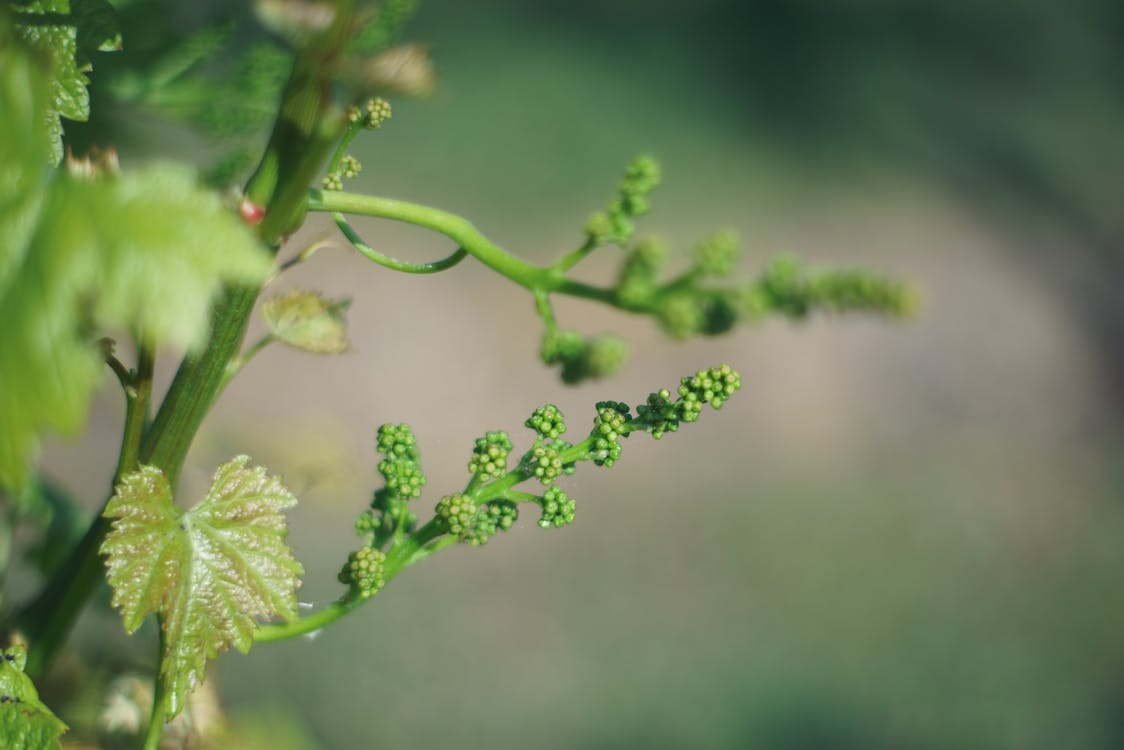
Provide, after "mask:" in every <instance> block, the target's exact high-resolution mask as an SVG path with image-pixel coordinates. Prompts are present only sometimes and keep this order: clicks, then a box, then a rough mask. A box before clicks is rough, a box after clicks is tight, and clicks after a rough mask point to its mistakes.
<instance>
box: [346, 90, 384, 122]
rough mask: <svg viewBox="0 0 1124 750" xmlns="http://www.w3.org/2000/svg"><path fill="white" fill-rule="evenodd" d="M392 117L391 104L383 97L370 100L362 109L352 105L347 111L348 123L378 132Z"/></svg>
mask: <svg viewBox="0 0 1124 750" xmlns="http://www.w3.org/2000/svg"><path fill="white" fill-rule="evenodd" d="M390 116H391V109H390V102H388V101H387V100H386V99H383V98H382V97H381V96H379V97H374V98H373V99H368V100H367V102H366V103H365V104H364V105H363V107H362V108H359V107H357V106H355V105H352V106H351V107H349V108H348V110H347V119H348V122H351V123H358V124H362V126H363V127H365V128H367V129H368V130H378V129H379V128H381V127H382V124H383V123H384V122H386V121H387V120H389V119H390Z"/></svg>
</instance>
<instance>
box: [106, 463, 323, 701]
mask: <svg viewBox="0 0 1124 750" xmlns="http://www.w3.org/2000/svg"><path fill="white" fill-rule="evenodd" d="M249 460H250V459H249V458H248V457H246V456H238V457H236V458H234V459H232V460H230V461H229V462H227V463H225V464H223V465H222V466H220V467H219V469H218V471H216V472H215V477H214V482H213V484H212V485H211V489H210V491H209V492H208V493H207V496H206V497H205V498H203V500H202V501H201V502H199V503H198V504H197V505H196V506H195V507H194V508H192V509H191V510H189V511H187V512H183V511H181V510H180V509H178V508H177V507H176V506H175V505H174V504H173V503H172V490H171V488H170V487H169V486H168V480H167V479H166V478H165V476H164V474H163V472H161V471H160V470H159V469H157V468H156V467H153V466H145V467H143V468H141V469H140V470H139V471H136V472H133V473H132V474H129V475H128V476H126V477H125V478H124V479H122V480H121V482H120V484H118V486H117V491H116V493H115V494H114V496H113V498H112V499H111V500H110V501H109V504H108V505H107V506H106V509H105V515H106V517H107V518H112V519H115V520H114V522H113V529H112V530H111V531H110V532H109V534H108V536H107V537H106V539H105V542H104V543H103V544H102V547H101V552H102V554H104V555H107V556H108V559H107V561H106V566H107V567H108V569H109V574H108V577H109V583H110V585H111V586H112V587H113V606H114V607H116V608H117V609H119V610H120V611H121V615H122V617H123V618H124V620H125V629H126V630H127V631H128V632H130V633H132V632H133V631H135V630H136V629H137V628H138V627H140V624H141V622H143V621H144V618H145V617H146V616H147V615H148V614H149V613H152V612H156V613H158V614H159V616H160V623H161V627H162V628H163V631H164V646H163V648H164V652H163V654H162V656H161V660H160V679H161V680H162V681H163V683H164V689H165V695H166V699H165V700H166V703H165V709H166V711H167V714H168V718H171V717H173V716H175V715H176V714H177V713H179V711H180V709H181V708H182V707H183V706H184V703H185V701H186V698H187V694H188V693H190V692H191V691H192V690H193V689H194V687H195V685H196V684H198V683H199V682H201V681H202V679H203V670H204V668H205V666H206V662H207V660H208V659H213V658H214V657H215V656H217V655H218V653H219V652H220V651H225V650H226V649H228V648H229V647H230V646H232V645H233V646H234V647H235V648H237V649H238V650H239V651H242V652H243V653H245V652H246V651H248V650H249V648H250V645H251V644H252V643H253V640H254V627H255V625H256V622H257V620H258V619H267V618H270V617H273V616H274V615H280V616H282V617H285V618H287V619H292V618H293V617H295V616H296V605H297V601H296V589H297V587H298V586H299V585H300V581H299V580H298V578H299V576H300V575H302V574H303V573H304V569H303V568H302V567H301V565H300V563H298V562H297V561H296V560H295V559H294V558H293V555H292V552H291V551H290V549H289V547H288V546H287V545H286V544H285V534H286V529H285V518H284V516H282V515H281V513H280V511H281V510H282V509H284V508H289V507H292V506H293V505H295V504H296V502H297V500H296V498H295V497H293V495H292V494H291V493H290V492H289V491H288V490H287V489H285V487H284V486H282V484H281V482H280V481H279V480H278V479H277V478H276V477H270V476H269V475H267V474H266V473H265V469H263V468H261V467H260V466H259V467H255V468H248V467H247V466H246V464H247V462H248V461H249Z"/></svg>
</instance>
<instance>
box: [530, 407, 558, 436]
mask: <svg viewBox="0 0 1124 750" xmlns="http://www.w3.org/2000/svg"><path fill="white" fill-rule="evenodd" d="M523 424H524V425H525V426H527V427H530V428H531V429H532V430H534V431H535V432H537V433H538V434H539V437H540V438H541V439H543V440H546V439H552V440H553V439H555V438H557V437H558V436H559V435H561V434H562V433H564V432H566V418H565V417H564V416H562V412H561V411H559V409H558V407H557V406H555V405H554V404H544V405H543V406H540V407H539V408H537V409H535V411H534V413H533V414H531V416H530V417H528V418H527V421H526V422H524V423H523Z"/></svg>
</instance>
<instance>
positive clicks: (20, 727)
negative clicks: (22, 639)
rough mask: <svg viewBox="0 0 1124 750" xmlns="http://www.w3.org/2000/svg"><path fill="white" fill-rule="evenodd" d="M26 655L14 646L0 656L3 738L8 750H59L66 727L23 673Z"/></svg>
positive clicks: (1, 730) (0, 713)
mask: <svg viewBox="0 0 1124 750" xmlns="http://www.w3.org/2000/svg"><path fill="white" fill-rule="evenodd" d="M26 662H27V652H26V651H25V650H24V649H23V647H22V646H12V647H11V648H9V649H7V650H5V651H4V652H3V654H2V655H0V738H3V740H4V748H5V750H58V748H60V747H61V745H60V744H59V737H60V736H61V735H62V733H63V732H65V731H66V730H67V726H66V724H64V723H63V722H62V721H60V720H59V718H58V717H57V716H55V715H54V714H53V713H52V712H51V709H49V708H47V706H46V705H45V704H44V703H43V702H42V701H41V700H39V693H38V692H37V691H36V690H35V685H34V684H32V682H31V678H30V677H28V676H27V675H26V674H24V673H23V667H24V664H25V663H26Z"/></svg>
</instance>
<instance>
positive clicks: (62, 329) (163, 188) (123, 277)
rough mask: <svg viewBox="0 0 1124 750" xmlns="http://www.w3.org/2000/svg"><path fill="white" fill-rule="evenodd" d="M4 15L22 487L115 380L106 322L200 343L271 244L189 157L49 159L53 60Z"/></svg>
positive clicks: (2, 460) (4, 462)
mask: <svg viewBox="0 0 1124 750" xmlns="http://www.w3.org/2000/svg"><path fill="white" fill-rule="evenodd" d="M6 24H7V20H6V18H5V16H4V15H3V14H0V112H3V113H4V116H3V117H0V237H2V238H3V242H2V243H0V321H3V325H4V329H3V330H4V334H3V339H4V344H3V346H0V383H3V387H2V388H0V425H3V430H0V486H3V487H8V488H11V489H16V490H18V489H19V488H20V487H22V486H23V484H24V482H25V481H26V479H27V476H28V466H29V464H30V461H31V459H32V458H33V456H34V454H35V452H36V450H37V447H38V435H39V433H40V432H41V431H42V430H44V429H46V428H51V429H55V430H58V431H60V432H64V433H73V432H76V431H77V430H78V429H79V428H80V427H81V426H82V424H83V423H84V421H85V417H86V411H87V407H88V405H89V399H90V394H91V391H92V390H93V388H94V387H95V386H96V385H97V383H98V382H99V380H100V379H101V377H102V376H104V372H103V370H104V366H103V365H102V362H101V361H102V355H101V353H100V352H99V351H98V349H97V347H96V346H95V343H94V342H95V341H96V339H97V336H95V335H94V331H96V330H104V329H107V328H115V327H119V328H127V329H132V330H137V331H139V332H140V333H141V334H143V335H144V336H146V337H149V338H151V339H153V340H154V341H156V342H157V343H160V344H165V343H167V344H174V345H178V346H185V347H193V346H197V345H199V344H201V343H202V340H203V338H204V336H205V334H206V332H207V326H208V311H209V309H210V304H211V300H212V298H213V297H214V295H215V294H216V293H217V292H218V290H219V288H220V287H221V285H222V283H223V282H230V283H247V284H253V283H258V282H260V281H261V280H262V279H263V278H264V276H265V275H266V274H267V273H268V272H269V270H270V265H271V264H270V259H269V254H268V253H267V252H266V251H265V250H264V249H263V248H261V247H260V246H259V244H258V243H257V241H256V240H255V239H254V237H253V235H252V234H251V233H250V231H249V230H248V229H247V228H246V227H245V226H244V225H243V224H242V222H241V221H239V220H238V219H237V218H236V216H235V214H234V212H232V211H230V210H228V209H227V208H226V207H225V206H224V205H223V203H222V201H221V199H220V198H219V196H218V195H217V194H215V193H213V192H209V191H206V190H203V189H202V188H200V187H199V186H198V185H197V183H196V179H195V176H194V174H193V173H192V172H191V171H190V170H188V169H186V168H184V167H181V166H176V165H167V164H165V165H152V166H149V167H145V168H144V169H141V170H138V171H136V172H134V173H125V174H121V175H117V176H114V175H100V176H94V177H91V178H82V177H78V176H74V175H71V174H69V173H67V172H66V171H65V170H50V169H48V167H47V153H48V149H49V144H48V143H47V140H46V138H45V136H44V133H43V127H42V123H43V121H44V117H45V116H46V113H47V111H48V104H47V102H46V99H47V95H46V93H45V92H46V91H47V90H48V86H47V80H46V77H45V73H44V72H43V66H42V65H40V64H38V61H37V60H36V59H35V53H34V51H32V50H28V49H26V48H24V45H23V44H21V43H20V42H19V40H18V39H15V38H13V37H14V35H13V34H12V33H11V28H10V27H9V26H6Z"/></svg>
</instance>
